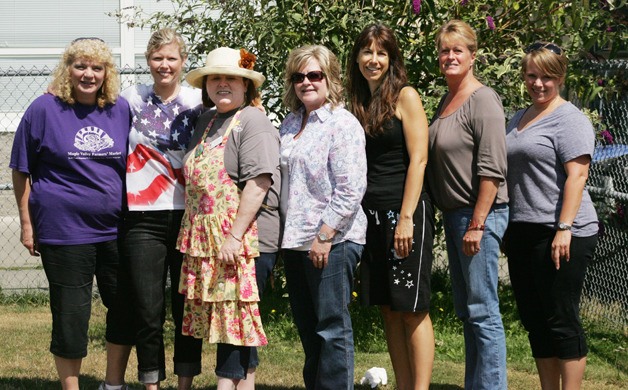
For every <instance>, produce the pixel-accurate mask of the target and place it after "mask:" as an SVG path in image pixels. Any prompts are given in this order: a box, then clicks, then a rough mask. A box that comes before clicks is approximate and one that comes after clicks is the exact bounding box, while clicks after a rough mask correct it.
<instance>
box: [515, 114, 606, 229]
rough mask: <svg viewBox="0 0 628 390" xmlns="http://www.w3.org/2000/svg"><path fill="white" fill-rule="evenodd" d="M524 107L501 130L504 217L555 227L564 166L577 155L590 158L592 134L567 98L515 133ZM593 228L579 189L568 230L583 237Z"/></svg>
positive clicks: (591, 211) (587, 201)
mask: <svg viewBox="0 0 628 390" xmlns="http://www.w3.org/2000/svg"><path fill="white" fill-rule="evenodd" d="M525 111H526V110H520V111H518V112H517V113H516V114H515V116H514V117H513V118H512V120H511V121H510V122H509V123H508V128H507V130H506V145H507V150H508V177H507V183H508V194H509V196H510V221H511V222H529V223H538V224H542V225H546V226H548V227H551V228H556V226H557V224H558V222H559V221H558V219H559V217H560V212H561V209H562V203H563V194H564V188H565V181H566V180H567V172H566V171H565V167H564V164H565V163H566V162H569V161H571V160H573V159H575V158H577V157H580V156H583V155H588V156H590V157H593V150H594V148H595V132H594V130H593V126H592V125H591V122H590V121H589V119H588V118H587V117H586V116H585V115H584V114H583V113H582V112H581V111H580V110H579V109H578V108H577V107H576V106H574V105H573V104H571V103H569V102H565V103H563V104H562V105H560V106H559V107H557V108H556V109H555V110H554V111H553V112H551V113H549V114H548V115H547V116H545V117H543V118H541V119H539V120H538V121H536V122H534V123H532V124H530V125H528V127H526V128H525V129H524V130H523V131H519V129H518V125H519V121H520V120H521V117H522V116H523V114H524V113H525ZM597 231H598V220H597V214H596V212H595V208H594V206H593V202H592V201H591V197H590V196H589V193H588V192H587V190H586V189H584V191H583V192H582V202H581V203H580V209H579V210H578V213H577V215H576V218H575V220H574V222H573V227H572V234H573V236H574V237H588V236H592V235H594V234H596V233H597Z"/></svg>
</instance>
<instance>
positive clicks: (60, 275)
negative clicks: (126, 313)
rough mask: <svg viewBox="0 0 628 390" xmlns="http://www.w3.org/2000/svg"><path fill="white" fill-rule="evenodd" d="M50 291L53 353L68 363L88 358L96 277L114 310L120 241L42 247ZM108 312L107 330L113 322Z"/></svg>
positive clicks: (102, 295)
mask: <svg viewBox="0 0 628 390" xmlns="http://www.w3.org/2000/svg"><path fill="white" fill-rule="evenodd" d="M39 250H40V252H41V260H42V263H43V265H44V271H45V272H46V277H47V278H48V284H49V286H50V287H49V288H50V311H51V312H52V341H51V342H50V352H52V353H53V354H54V355H56V356H59V357H62V358H65V359H81V358H84V357H85V356H87V342H88V338H87V329H88V326H89V318H90V316H91V311H92V285H93V283H94V276H96V281H97V282H98V291H99V292H100V296H101V298H102V301H103V303H104V305H105V306H106V307H107V308H110V307H111V305H112V304H113V301H114V299H115V295H116V288H117V274H118V245H117V242H116V240H112V241H105V242H99V243H94V244H81V245H45V244H40V245H39ZM110 314H111V311H107V329H109V327H110V324H111V323H112V322H113V317H112V316H111V315H110Z"/></svg>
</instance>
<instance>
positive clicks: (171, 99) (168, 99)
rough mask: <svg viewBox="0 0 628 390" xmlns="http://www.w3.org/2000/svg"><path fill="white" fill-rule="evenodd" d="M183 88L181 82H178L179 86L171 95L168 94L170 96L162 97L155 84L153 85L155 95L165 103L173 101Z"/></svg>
mask: <svg viewBox="0 0 628 390" xmlns="http://www.w3.org/2000/svg"><path fill="white" fill-rule="evenodd" d="M180 89H181V84H178V85H177V87H176V88H175V90H174V93H172V94H170V96H168V98H166V99H164V98H162V97H161V95H159V94H158V93H157V91H156V90H155V85H153V93H154V94H155V96H157V98H159V100H161V102H162V103H163V104H169V103H170V102H172V101H173V100H174V99H175V98H176V97H177V96H179V90H180Z"/></svg>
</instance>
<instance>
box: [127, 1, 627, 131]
mask: <svg viewBox="0 0 628 390" xmlns="http://www.w3.org/2000/svg"><path fill="white" fill-rule="evenodd" d="M172 4H173V8H174V9H173V12H168V13H166V12H159V13H155V14H153V15H144V14H142V12H141V10H139V9H138V10H136V11H137V12H136V18H135V19H134V20H133V23H137V24H139V25H141V26H146V27H150V28H151V29H157V28H160V27H164V26H173V27H175V28H176V29H177V30H178V31H179V32H181V34H182V35H183V36H184V37H186V39H187V40H188V42H189V43H190V52H191V57H190V58H191V63H192V66H193V67H196V66H202V64H203V62H204V59H205V55H206V53H208V52H209V51H210V50H212V49H214V48H216V47H220V46H229V47H234V48H238V47H244V48H247V49H248V50H249V51H251V52H253V53H255V54H256V55H257V56H258V63H257V65H256V69H257V70H259V71H261V72H262V73H263V74H264V75H265V76H266V77H267V82H266V83H265V84H264V86H263V87H262V93H263V100H264V103H265V105H266V107H267V109H268V110H269V112H270V113H272V114H274V115H276V116H277V117H278V118H279V119H281V118H283V116H284V115H285V109H284V108H283V107H282V106H281V94H282V91H283V69H284V65H285V60H286V58H287V56H288V53H289V52H290V50H291V49H293V48H296V47H299V46H301V45H304V44H313V43H316V44H322V45H325V46H327V47H329V48H330V49H331V50H332V51H333V52H334V53H335V54H336V55H337V56H338V57H339V59H340V60H341V63H344V62H345V61H346V58H347V55H348V53H349V51H350V49H351V45H352V44H353V39H354V37H356V36H357V35H358V33H359V32H360V31H361V30H362V28H363V27H364V26H366V25H367V24H369V23H372V22H375V21H380V22H382V23H385V24H387V25H389V26H391V27H393V28H394V29H395V30H396V34H397V38H398V40H399V43H400V45H401V47H402V50H403V51H404V54H405V58H406V66H407V68H408V73H409V78H410V83H411V84H412V85H413V86H415V87H416V88H417V89H418V90H419V92H420V93H421V94H422V96H423V99H424V103H425V106H426V110H427V112H428V115H430V114H432V113H433V111H434V109H435V107H436V105H437V103H438V100H439V98H440V97H441V96H442V94H443V92H444V90H445V85H444V81H443V79H442V77H441V76H440V73H439V70H438V64H437V58H436V48H435V47H434V34H435V31H436V29H437V28H438V27H439V26H440V25H441V24H442V23H444V22H445V21H447V20H450V19H454V18H458V19H462V20H464V21H466V22H468V23H469V24H470V25H471V26H472V27H473V28H474V29H475V30H476V32H477V33H478V37H479V41H480V49H479V51H478V64H477V66H476V74H477V75H478V77H479V78H480V79H481V80H482V81H483V82H485V83H486V84H487V85H489V86H491V87H493V88H494V89H495V90H496V91H497V92H498V93H499V94H500V96H501V97H502V99H503V100H504V107H505V109H506V112H507V115H508V114H511V113H514V112H515V111H516V110H517V109H519V108H521V107H523V106H525V105H526V96H525V92H524V89H523V86H522V83H521V81H520V80H521V79H520V76H519V61H520V59H521V56H522V55H523V47H525V46H527V45H528V44H530V43H532V42H534V41H537V40H545V41H553V42H556V43H558V44H560V45H561V46H562V47H563V48H564V49H565V50H566V52H567V53H568V55H569V57H570V59H571V61H572V65H571V69H570V73H569V77H568V80H567V83H566V85H567V93H568V94H569V95H570V97H577V98H578V100H580V101H581V102H584V103H588V102H589V101H591V100H592V99H594V98H596V97H600V96H604V97H612V96H622V94H624V93H625V90H626V85H623V84H622V82H621V81H622V80H623V76H624V75H623V74H617V75H615V76H616V77H611V78H610V79H607V80H605V82H604V83H598V82H597V79H598V76H597V75H596V74H595V72H591V71H589V70H587V69H589V68H590V67H587V66H586V61H585V60H587V61H591V60H593V61H600V60H605V59H608V58H614V57H616V56H617V55H618V54H621V53H623V54H626V52H625V51H626V46H625V42H626V41H627V40H626V38H627V34H626V31H627V29H626V20H625V19H626V17H625V11H626V8H627V7H626V5H625V2H624V1H608V0H607V1H604V0H602V1H595V2H589V1H560V0H541V1H518V0H489V1H473V0H461V1H460V0H424V1H420V0H414V1H406V2H400V1H398V0H276V1H268V0H204V1H203V0H172Z"/></svg>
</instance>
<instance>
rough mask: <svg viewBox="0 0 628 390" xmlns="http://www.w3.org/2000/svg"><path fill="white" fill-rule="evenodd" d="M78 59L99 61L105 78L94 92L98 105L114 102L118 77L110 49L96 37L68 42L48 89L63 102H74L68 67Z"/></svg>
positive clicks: (118, 87) (117, 89)
mask: <svg viewBox="0 0 628 390" xmlns="http://www.w3.org/2000/svg"><path fill="white" fill-rule="evenodd" d="M80 59H83V60H87V61H94V62H100V63H101V64H102V65H103V66H104V68H105V79H104V81H103V84H102V86H101V87H100V89H99V90H98V92H97V94H96V103H97V104H98V107H100V108H103V107H105V105H107V104H115V102H116V100H117V99H118V95H119V94H120V77H119V76H118V71H117V70H116V66H115V64H114V62H113V54H112V53H111V49H109V46H107V44H106V43H105V42H103V41H101V40H100V39H97V38H86V39H80V38H79V39H77V40H74V41H72V43H70V46H68V47H67V48H66V49H65V51H64V52H63V55H62V56H61V60H60V61H59V64H58V65H57V67H56V68H55V71H54V73H53V76H52V83H50V89H51V90H52V91H54V94H55V95H56V96H57V97H59V99H61V100H63V101H64V102H66V103H68V104H70V105H73V104H74V103H76V98H75V96H74V88H73V87H72V82H71V79H70V67H71V66H72V64H73V63H74V62H76V61H77V60H80Z"/></svg>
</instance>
